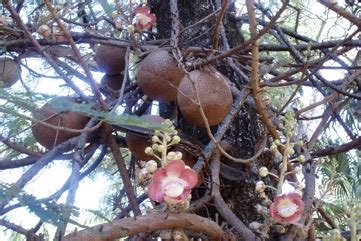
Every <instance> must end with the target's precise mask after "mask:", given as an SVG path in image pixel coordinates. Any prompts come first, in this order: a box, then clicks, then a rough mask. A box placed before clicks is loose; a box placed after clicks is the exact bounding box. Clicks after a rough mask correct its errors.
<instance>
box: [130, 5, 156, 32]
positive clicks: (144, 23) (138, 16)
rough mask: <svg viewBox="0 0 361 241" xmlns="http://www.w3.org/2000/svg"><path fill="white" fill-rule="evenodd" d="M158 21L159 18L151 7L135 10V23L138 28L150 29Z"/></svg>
mask: <svg viewBox="0 0 361 241" xmlns="http://www.w3.org/2000/svg"><path fill="white" fill-rule="evenodd" d="M156 21H157V18H156V17H155V15H154V14H153V13H150V9H149V7H139V8H137V9H136V10H135V23H136V25H137V29H140V30H142V29H149V28H151V27H152V26H153V25H154V24H155V22H156Z"/></svg>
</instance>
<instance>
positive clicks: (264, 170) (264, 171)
mask: <svg viewBox="0 0 361 241" xmlns="http://www.w3.org/2000/svg"><path fill="white" fill-rule="evenodd" d="M268 173H269V172H268V169H267V167H261V168H260V169H259V170H258V174H259V175H260V176H261V177H267V176H268Z"/></svg>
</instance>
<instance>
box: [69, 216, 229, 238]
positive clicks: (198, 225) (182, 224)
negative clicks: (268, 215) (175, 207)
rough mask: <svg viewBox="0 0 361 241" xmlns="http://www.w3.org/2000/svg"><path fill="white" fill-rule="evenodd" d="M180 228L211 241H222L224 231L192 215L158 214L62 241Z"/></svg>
mask: <svg viewBox="0 0 361 241" xmlns="http://www.w3.org/2000/svg"><path fill="white" fill-rule="evenodd" d="M174 228H180V229H184V230H192V231H195V232H201V233H205V234H206V235H208V236H209V239H210V240H214V241H217V240H222V237H223V230H222V229H221V227H219V226H218V224H216V223H215V222H213V221H211V220H210V219H208V218H203V217H200V216H198V215H195V214H190V213H179V214H175V213H156V214H149V215H146V216H138V217H136V218H124V219H120V220H115V221H113V222H112V223H105V224H100V225H97V226H94V227H92V228H89V229H86V230H82V231H74V232H73V233H71V234H68V235H66V236H65V237H64V238H63V239H62V241H108V240H114V239H117V238H122V237H131V236H134V235H136V234H140V233H151V232H154V231H158V230H162V229H174Z"/></svg>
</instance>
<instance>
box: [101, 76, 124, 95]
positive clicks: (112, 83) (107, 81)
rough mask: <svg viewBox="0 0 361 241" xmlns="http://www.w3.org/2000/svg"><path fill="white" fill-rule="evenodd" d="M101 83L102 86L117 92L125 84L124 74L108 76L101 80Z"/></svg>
mask: <svg viewBox="0 0 361 241" xmlns="http://www.w3.org/2000/svg"><path fill="white" fill-rule="evenodd" d="M100 83H101V84H102V85H106V86H108V87H109V88H110V89H112V90H114V91H117V90H120V89H121V88H122V84H123V75H122V74H112V75H110V74H106V75H104V76H103V78H102V79H101V81H100Z"/></svg>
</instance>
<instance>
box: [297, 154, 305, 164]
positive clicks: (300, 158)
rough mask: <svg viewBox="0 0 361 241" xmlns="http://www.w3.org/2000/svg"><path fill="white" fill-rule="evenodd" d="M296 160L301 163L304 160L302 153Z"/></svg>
mask: <svg viewBox="0 0 361 241" xmlns="http://www.w3.org/2000/svg"><path fill="white" fill-rule="evenodd" d="M297 161H299V162H301V163H303V162H305V161H306V157H305V156H304V155H300V156H299V157H298V158H297Z"/></svg>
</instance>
